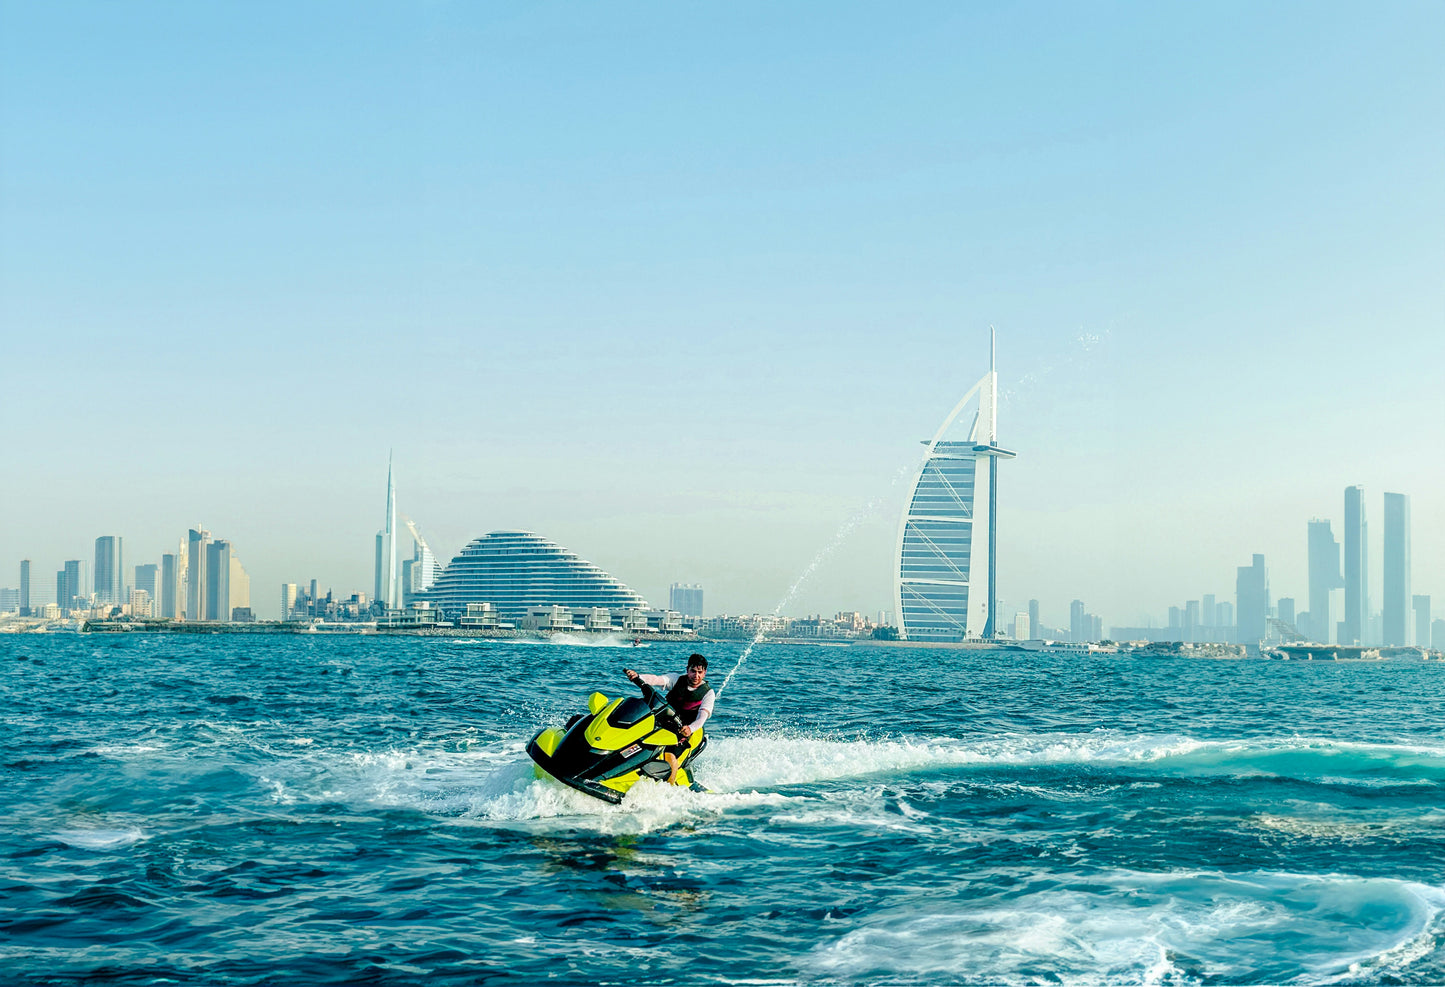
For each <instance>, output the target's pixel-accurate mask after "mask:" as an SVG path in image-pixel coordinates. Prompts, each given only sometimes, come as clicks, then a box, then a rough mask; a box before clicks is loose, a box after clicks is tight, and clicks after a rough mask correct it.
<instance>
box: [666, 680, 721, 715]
mask: <svg viewBox="0 0 1445 987" xmlns="http://www.w3.org/2000/svg"><path fill="white" fill-rule="evenodd" d="M710 691H712V686H710V685H708V684H707V679H703V680H702V683H701V684H700V685H698V687H697V688H696V689H690V688H688V685H687V676H685V675H684V676H683V677H682V678H680V679H678V680H677V682H676V684H674V685H673V687H672V688H671V689H668V690H667V702H668V705H670V706H671V707H672V708H673V709H675V710H677V715H678V717H679V718H680V719H681V720H682V722H683V725H684V726H691V725H692V721H693V720H695V719H697V713H698V710H700V709H702V700H703V697H704V696H706V695H707V694H708V693H709V692H710Z"/></svg>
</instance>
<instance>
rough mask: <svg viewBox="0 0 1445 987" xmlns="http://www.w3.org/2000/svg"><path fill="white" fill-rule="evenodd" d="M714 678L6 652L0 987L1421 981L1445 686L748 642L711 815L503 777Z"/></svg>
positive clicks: (1441, 889) (1097, 660)
mask: <svg viewBox="0 0 1445 987" xmlns="http://www.w3.org/2000/svg"><path fill="white" fill-rule="evenodd" d="M617 643H618V644H624V645H625V644H626V643H627V642H617ZM744 646H745V645H744V643H743V642H738V643H736V644H733V643H716V644H714V643H709V644H703V645H700V646H699V645H664V644H658V645H654V646H653V647H651V648H647V649H633V648H630V647H626V646H623V647H612V648H598V647H581V646H576V645H574V644H556V645H550V646H538V645H535V644H533V645H521V644H517V643H507V642H499V641H485V640H455V639H398V638H387V637H375V636H366V637H362V636H346V637H328V636H318V635H311V636H242V635H208V636H189V635H141V634H134V635H115V636H110V635H25V636H22V635H9V636H4V637H0V743H3V755H0V756H3V760H0V763H3V768H0V980H3V981H4V982H5V983H45V984H82V983H84V984H91V983H104V984H127V985H129V984H161V983H180V984H272V983H274V984H282V983H304V984H347V983H367V984H410V983H426V984H447V985H450V984H492V983H516V984H531V983H542V982H555V983H566V984H604V983H620V984H662V983H676V984H686V985H695V984H951V983H959V984H974V983H977V984H1040V983H1046V984H1055V983H1063V984H1073V983H1160V984H1187V983H1204V984H1254V983H1439V982H1442V981H1445V948H1442V946H1441V937H1442V934H1445V919H1442V911H1445V805H1442V793H1445V737H1442V736H1441V732H1440V731H1441V725H1442V723H1445V663H1440V662H1424V661H1419V660H1411V661H1405V660H1391V661H1385V662H1370V663H1344V662H1300V661H1289V662H1281V661H1262V660H1209V659H1190V658H1143V657H1129V656H1112V655H1101V656H1076V655H1045V654H1024V653H1016V652H1009V651H1003V650H992V651H990V650H979V651H954V650H917V649H909V648H906V647H888V648H883V647H866V646H857V647H850V648H829V647H801V646H783V645H775V644H769V643H763V644H760V645H759V646H758V647H757V649H756V651H755V652H754V654H753V656H752V660H751V661H750V662H749V663H748V664H747V665H746V666H744V668H743V669H742V670H741V672H740V674H739V675H738V676H737V678H736V680H735V681H734V682H733V684H732V687H731V688H730V689H729V691H728V693H727V695H726V696H725V697H724V698H723V700H722V701H721V702H720V703H719V704H718V709H717V712H716V714H715V716H714V719H713V720H712V721H711V722H710V723H709V724H708V734H709V738H710V740H709V745H708V749H707V751H706V752H705V753H704V754H703V755H702V757H701V758H700V759H699V761H698V763H697V774H698V777H699V779H700V780H701V781H702V783H703V784H705V785H706V786H707V787H708V788H709V789H711V791H710V792H709V793H707V794H700V793H695V792H691V791H687V790H684V789H679V788H670V787H667V786H663V785H660V784H655V783H652V782H644V783H641V784H640V785H639V786H638V787H637V788H635V789H634V790H633V792H632V793H631V794H630V795H629V796H628V797H627V799H626V800H625V801H624V802H623V803H622V804H621V805H620V806H615V807H614V806H609V805H605V804H603V803H601V802H598V801H595V800H593V799H590V798H588V797H587V796H585V795H582V794H580V793H577V792H574V791H572V790H570V789H567V788H564V787H562V786H561V785H558V784H556V783H554V782H551V781H546V780H538V779H536V778H534V776H533V772H532V767H531V764H530V762H529V761H528V760H527V757H526V754H525V752H524V745H525V744H526V742H527V740H528V739H529V738H530V737H531V736H532V735H533V734H534V733H535V732H536V731H537V730H539V729H541V728H542V727H544V726H547V725H549V724H559V723H561V722H562V721H564V720H565V719H566V718H567V717H568V716H569V715H571V714H573V713H575V712H578V711H581V710H582V709H584V708H585V705H586V699H587V695H588V694H589V693H590V692H591V691H592V690H593V689H601V690H602V691H604V692H608V693H610V694H613V695H619V694H628V693H630V691H631V689H632V687H631V686H630V685H629V684H628V683H627V682H626V681H625V680H624V679H623V676H622V669H623V668H624V667H625V666H635V667H638V668H640V669H642V670H644V671H651V672H666V671H680V670H681V669H682V668H683V666H684V664H685V659H686V656H687V654H688V653H689V652H690V651H692V650H694V649H695V648H697V649H700V650H702V651H703V652H704V653H706V654H707V655H708V657H709V658H710V659H711V660H712V669H713V673H714V674H715V675H717V674H718V673H719V672H720V671H726V670H727V669H729V668H731V667H732V666H733V664H734V663H735V661H736V659H737V658H738V656H739V655H740V654H741V652H742V648H743V647H744Z"/></svg>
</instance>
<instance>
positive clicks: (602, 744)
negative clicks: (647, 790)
mask: <svg viewBox="0 0 1445 987" xmlns="http://www.w3.org/2000/svg"><path fill="white" fill-rule="evenodd" d="M706 669H707V659H706V658H704V657H703V656H702V655H693V656H692V657H691V658H689V659H688V674H687V675H685V676H682V675H669V676H642V675H638V674H637V673H636V672H633V671H632V670H631V669H628V670H627V675H628V678H630V679H631V680H632V681H633V682H634V683H635V684H636V685H637V686H638V688H640V689H641V690H642V698H640V699H639V698H636V697H631V698H626V699H623V698H618V699H609V698H608V697H607V696H604V695H603V694H602V693H600V692H594V693H593V694H592V695H591V697H590V698H589V699H588V700H587V713H585V714H582V713H579V714H578V715H576V716H574V717H572V718H571V719H570V720H568V721H567V725H566V726H565V727H563V728H562V729H561V730H557V729H547V730H543V731H541V732H540V733H538V734H537V735H536V736H535V737H533V738H532V740H531V742H530V743H528V744H527V754H528V756H529V757H531V758H532V760H533V761H535V762H536V764H537V767H536V768H535V771H536V773H537V776H538V777H542V776H543V775H544V774H545V775H547V776H550V777H552V778H555V779H557V780H558V781H560V782H562V783H563V784H565V785H570V786H571V787H572V788H575V789H577V790H578V791H579V792H586V793H587V794H588V795H591V796H593V797H594V798H599V799H602V800H603V801H605V802H610V803H612V804H614V805H615V804H617V803H618V802H621V801H622V797H623V796H624V795H626V794H627V792H628V791H629V790H630V789H631V788H632V786H633V785H635V784H636V783H637V782H638V781H639V780H640V779H641V778H642V777H644V776H646V777H649V778H653V779H655V780H657V781H671V782H673V783H675V784H679V785H686V786H687V787H689V788H691V789H692V790H693V791H706V789H704V788H703V787H702V786H701V785H699V784H698V783H697V780H696V779H695V778H694V776H693V772H692V763H693V761H695V760H696V759H697V757H698V755H699V754H701V753H702V751H703V749H704V748H705V747H706V746H707V737H706V736H704V734H703V731H702V725H703V723H704V722H705V721H706V720H707V717H708V714H709V713H711V708H712V698H713V693H712V688H711V687H710V686H709V685H708V684H707V682H706V680H705V679H704V678H703V674H704V673H705V672H706ZM647 679H651V680H652V682H648V681H646V680H647ZM653 682H656V683H658V684H667V685H668V686H669V691H668V693H667V694H666V695H664V694H663V693H661V692H659V691H658V690H657V689H656V688H654V686H653ZM674 704H677V705H678V706H681V707H682V709H681V711H679V710H678V709H677V708H674ZM704 707H705V708H704ZM679 712H680V713H681V715H679Z"/></svg>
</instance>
